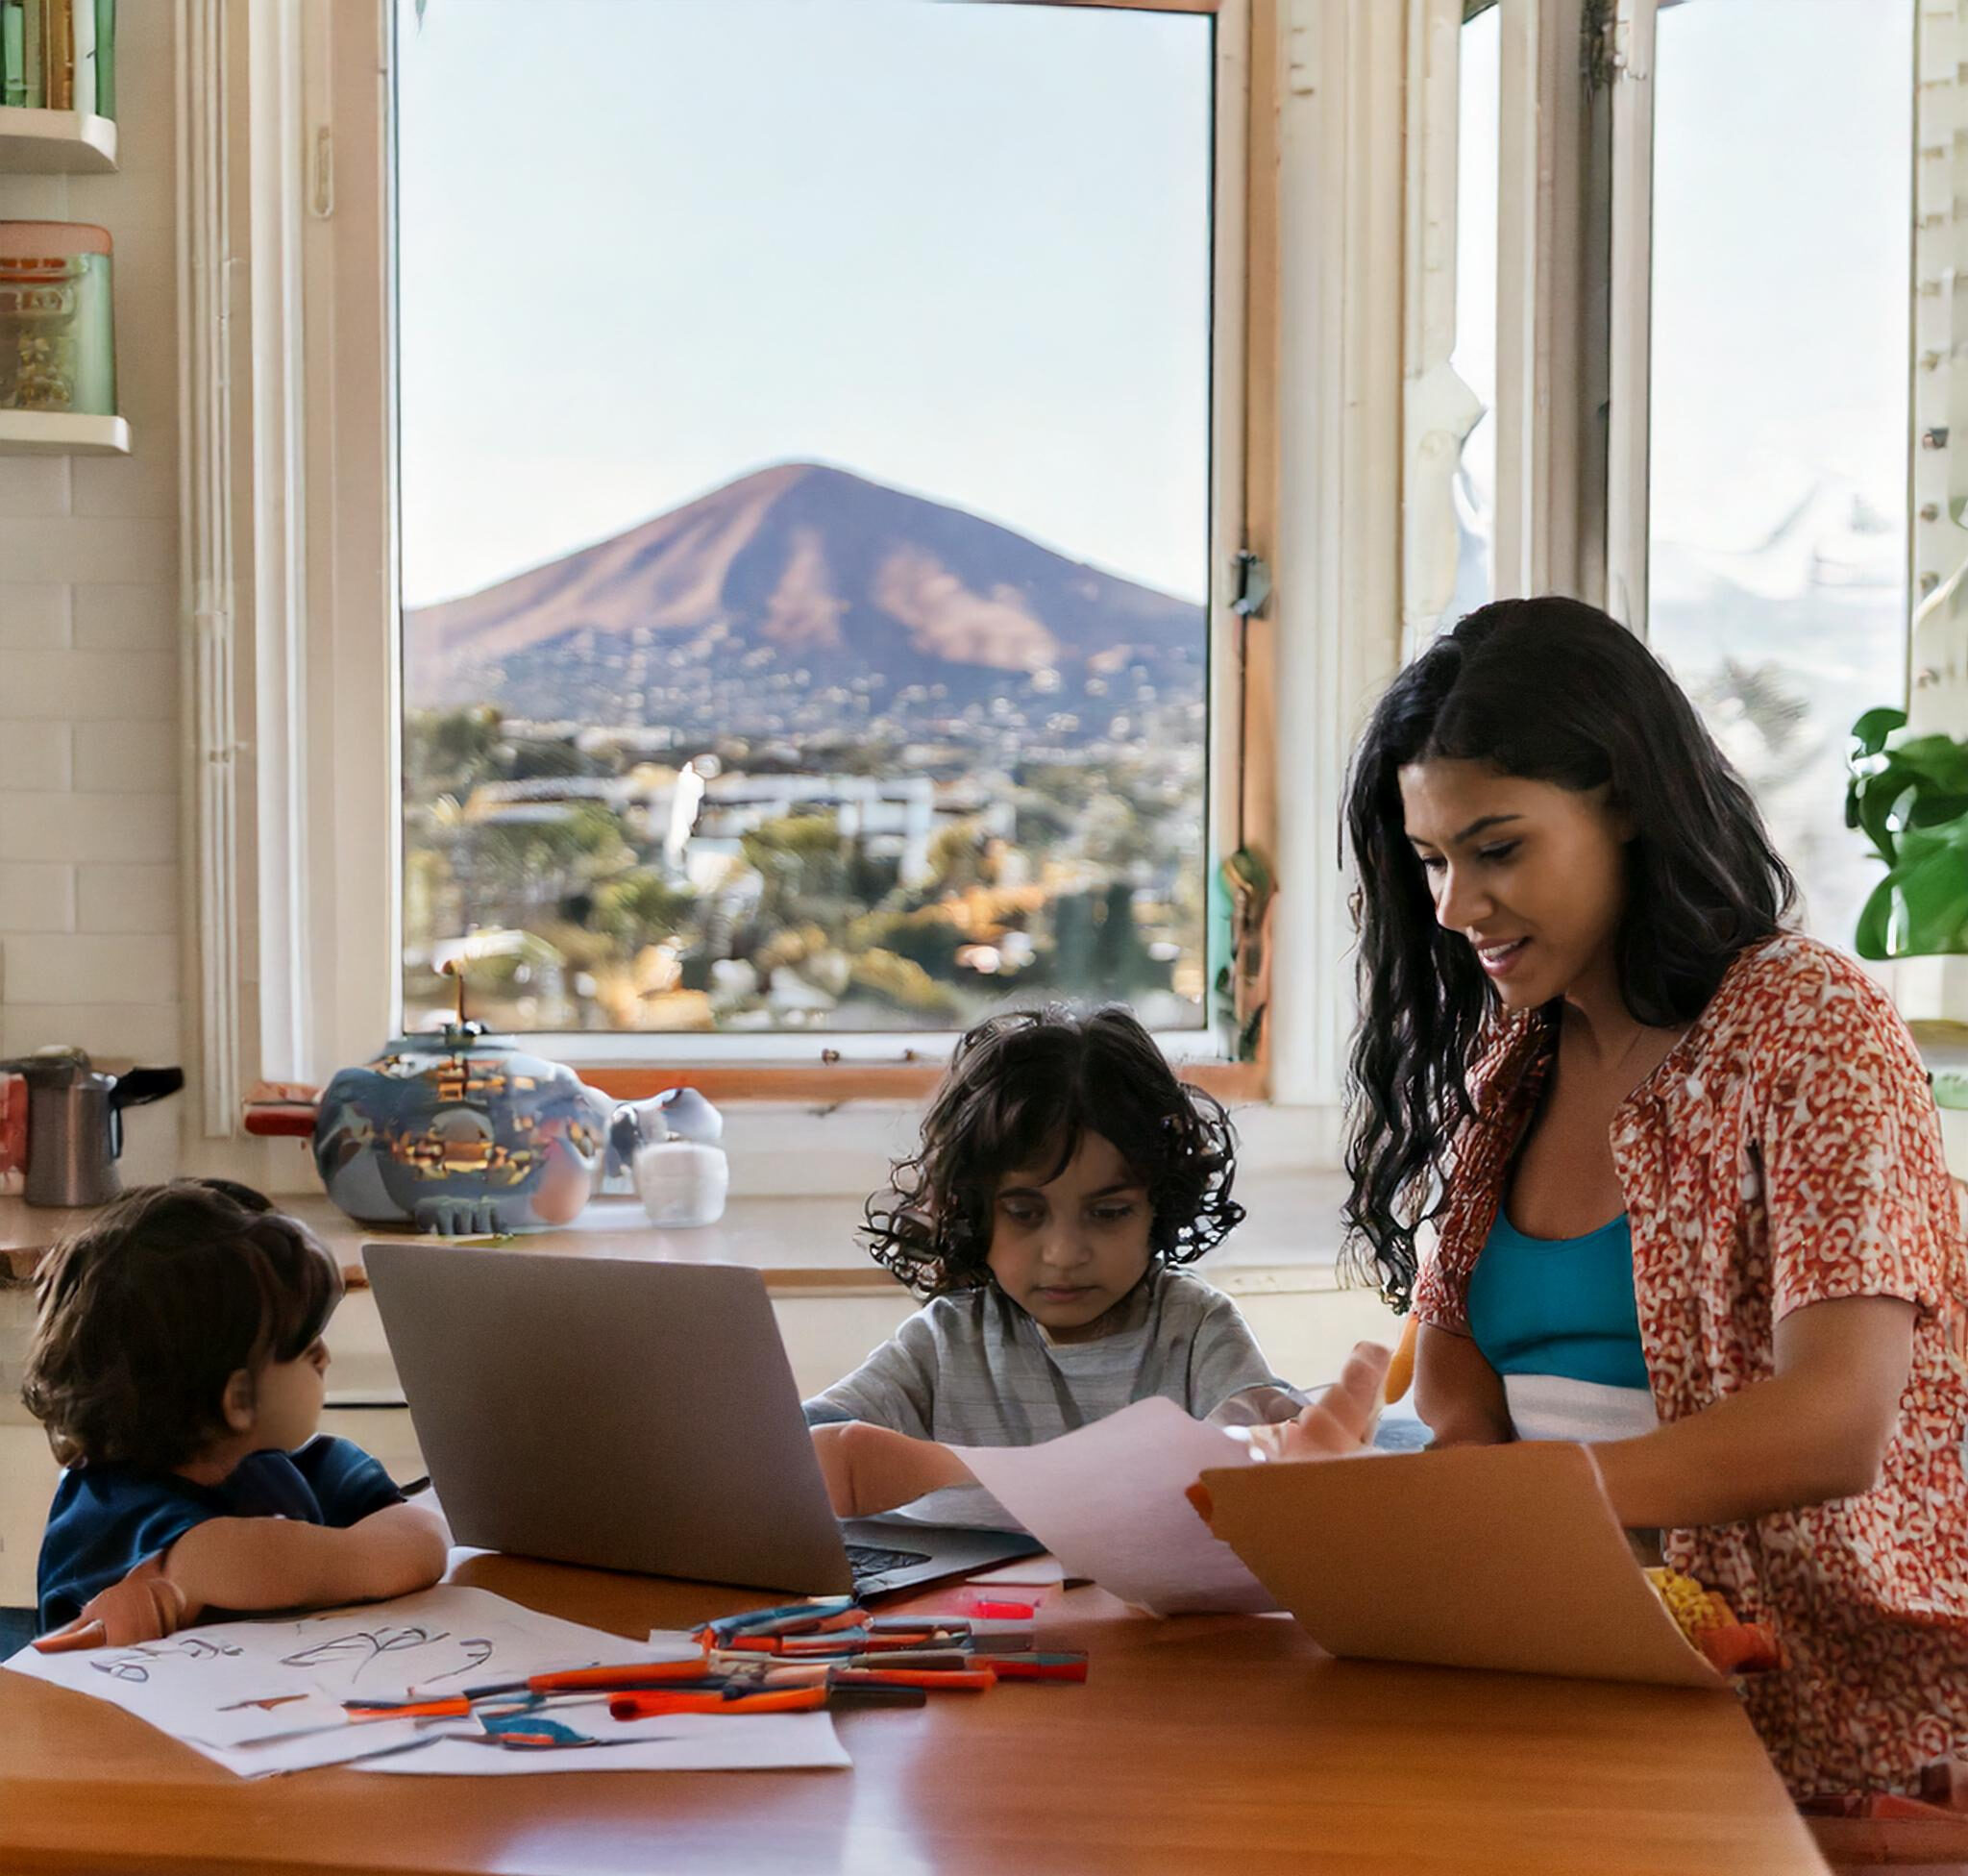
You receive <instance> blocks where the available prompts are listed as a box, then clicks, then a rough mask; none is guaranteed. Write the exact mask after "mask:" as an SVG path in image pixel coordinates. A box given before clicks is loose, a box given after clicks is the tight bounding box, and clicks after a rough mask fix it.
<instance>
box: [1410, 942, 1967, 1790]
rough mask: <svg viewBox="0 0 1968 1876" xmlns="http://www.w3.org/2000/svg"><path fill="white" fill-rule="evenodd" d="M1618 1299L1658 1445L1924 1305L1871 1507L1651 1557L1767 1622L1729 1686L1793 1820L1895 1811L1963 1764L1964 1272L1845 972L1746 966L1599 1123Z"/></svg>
mask: <svg viewBox="0 0 1968 1876" xmlns="http://www.w3.org/2000/svg"><path fill="white" fill-rule="evenodd" d="M1552 1033H1553V1032H1552V1031H1551V1029H1550V1027H1549V1026H1548V1024H1546V1022H1545V1021H1544V1019H1543V1018H1542V1016H1541V1015H1539V1014H1536V1013H1524V1014H1520V1015H1517V1016H1514V1017H1512V1018H1510V1019H1508V1020H1507V1022H1506V1023H1505V1024H1502V1025H1501V1027H1500V1028H1499V1030H1498V1032H1497V1036H1496V1040H1495V1041H1494V1042H1493V1044H1492V1045H1491V1046H1490V1047H1489V1048H1488V1050H1487V1051H1486V1053H1485V1055H1484V1057H1483V1059H1482V1061H1481V1062H1480V1063H1478V1064H1477V1066H1476V1069H1475V1070H1474V1072H1473V1074H1472V1075H1471V1079H1470V1092H1471V1094H1472V1097H1473V1098H1474V1099H1475V1103H1476V1118H1475V1119H1474V1120H1473V1121H1472V1122H1470V1123H1469V1124H1468V1125H1467V1126H1466V1127H1465V1129H1464V1134H1463V1136H1462V1138H1461V1139H1460V1140H1459V1141H1458V1143H1457V1149H1456V1157H1455V1163H1454V1168H1453V1171H1452V1173H1451V1176H1450V1179H1449V1194H1448V1198H1447V1202H1446V1204H1445V1205H1444V1207H1443V1209H1442V1212H1441V1214H1440V1216H1439V1220H1438V1238H1437V1243H1436V1246H1435V1248H1434V1250H1433V1252H1432V1253H1431V1254H1430V1256H1429V1257H1428V1258H1427V1260H1426V1261H1425V1262H1424V1265H1423V1268H1422V1271H1421V1273H1420V1278H1419V1280H1418V1282H1417V1283H1416V1285H1415V1315H1416V1316H1417V1317H1419V1318H1420V1320H1421V1321H1424V1322H1428V1323H1432V1324H1434V1325H1435V1326H1437V1327H1439V1328H1444V1329H1449V1330H1452V1331H1454V1332H1456V1333H1458V1334H1464V1335H1466V1334H1467V1333H1468V1320H1467V1317H1466V1314H1465V1301H1466V1297H1467V1295H1468V1285H1469V1274H1470V1271H1472V1270H1473V1269H1474V1268H1475V1264H1476V1258H1477V1254H1478V1253H1479V1252H1480V1251H1481V1249H1482V1247H1483V1244H1484V1241H1485V1239H1486V1238H1488V1235H1489V1228H1490V1225H1491V1223H1492V1222H1494V1220H1495V1217H1496V1213H1497V1208H1498V1206H1499V1205H1500V1204H1501V1202H1502V1199H1503V1195H1504V1191H1505V1188H1506V1185H1507V1183H1508V1179H1509V1173H1510V1166H1511V1162H1512V1159H1513V1155H1514V1153H1515V1151H1516V1147H1517V1143H1518V1141H1519V1140H1520V1139H1521V1138H1522V1135H1523V1132H1524V1126H1525V1123H1526V1122H1527V1120H1528V1119H1529V1117H1530V1115H1531V1113H1532V1111H1533V1110H1534V1109H1535V1107H1536V1105H1537V1100H1538V1090H1539V1088H1540V1086H1541V1085H1542V1082H1543V1078H1544V1074H1545V1072H1546V1069H1547V1067H1548V1065H1549V1061H1550V1053H1551V1037H1552ZM1611 1144H1612V1156H1613V1161H1614V1164H1615V1165H1616V1167H1617V1168H1618V1172H1619V1180H1620V1185H1621V1187H1622V1188H1623V1190H1624V1192H1625V1194H1626V1201H1627V1212H1628V1220H1629V1222H1630V1224H1631V1226H1632V1231H1633V1246H1634V1294H1635V1299H1636V1303H1637V1305H1638V1310H1639V1321H1640V1341H1641V1344H1642V1345H1643V1348H1644V1352H1645V1355H1646V1362H1647V1375H1648V1380H1649V1383H1650V1385H1651V1387H1652V1391H1653V1395H1654V1404H1655V1407H1656V1409H1657V1410H1658V1412H1659V1413H1660V1416H1661V1419H1662V1420H1663V1421H1665V1420H1676V1419H1684V1418H1685V1416H1687V1415H1689V1414H1695V1413H1699V1412H1700V1411H1701V1410H1702V1409H1703V1408H1704V1407H1707V1406H1710V1405H1711V1404H1712V1403H1713V1402H1714V1401H1716V1400H1719V1399H1721V1398H1722V1397H1723V1396H1724V1395H1730V1394H1734V1392H1736V1391H1737V1390H1738V1389H1740V1388H1745V1387H1748V1386H1749V1385H1750V1384H1751V1383H1753V1382H1755V1381H1759V1380H1761V1379H1764V1378H1765V1377H1767V1376H1768V1375H1770V1374H1772V1373H1773V1372H1774V1371H1775V1360H1774V1353H1773V1330H1774V1326H1775V1324H1776V1322H1777V1321H1778V1319H1779V1318H1781V1317H1784V1316H1787V1315H1788V1314H1789V1313H1790V1312H1791V1311H1792V1310H1795V1309H1801V1308H1802V1307H1804V1306H1805V1305H1806V1304H1807V1303H1814V1302H1822V1301H1826V1300H1829V1299H1831V1298H1833V1297H1838V1296H1901V1297H1905V1298H1906V1299H1907V1300H1908V1301H1910V1302H1912V1303H1915V1304H1916V1305H1917V1306H1918V1313H1917V1316H1916V1319H1915V1329H1914V1345H1913V1369H1912V1373H1911V1376H1910V1378H1909V1379H1908V1381H1907V1392H1906V1395H1904V1397H1903V1398H1902V1400H1901V1403H1900V1424H1899V1427H1898V1429H1897V1431H1896V1433H1895V1435H1894V1439H1893V1443H1892V1445H1891V1448H1890V1449H1889V1451H1888V1452H1887V1454H1886V1458H1885V1463H1884V1466H1883V1468H1882V1472H1881V1476H1880V1482H1879V1484H1878V1485H1877V1486H1875V1487H1874V1488H1873V1490H1872V1491H1870V1492H1867V1493H1862V1494H1861V1495H1859V1496H1857V1497H1854V1498H1843V1499H1837V1500H1834V1501H1833V1502H1831V1503H1828V1504H1821V1505H1811V1506H1808V1507H1806V1508H1804V1509H1802V1510H1799V1511H1788V1512H1777V1513H1773V1514H1772V1515H1770V1516H1768V1517H1765V1518H1756V1519H1753V1520H1751V1521H1749V1522H1745V1523H1740V1524H1722V1525H1712V1526H1707V1527H1704V1528H1701V1529H1696V1530H1673V1531H1663V1532H1662V1533H1661V1541H1662V1547H1663V1549H1664V1552H1665V1556H1666V1561H1667V1562H1668V1563H1669V1564H1670V1565H1672V1566H1673V1567H1675V1568H1677V1569H1681V1570H1685V1571H1686V1572H1687V1573H1688V1574H1689V1575H1691V1576H1694V1577H1696V1578H1698V1579H1699V1580H1700V1581H1701V1582H1702V1583H1704V1584H1706V1585H1708V1586H1709V1587H1710V1588H1711V1589H1716V1590H1720V1591H1721V1592H1723V1593H1724V1594H1725V1595H1726V1596H1727V1597H1728V1598H1729V1600H1730V1601H1731V1602H1732V1603H1733V1604H1734V1607H1735V1609H1736V1612H1737V1614H1738V1615H1739V1616H1740V1617H1741V1618H1742V1619H1743V1620H1745V1621H1767V1622H1770V1623H1772V1624H1774V1626H1775V1627H1776V1629H1777V1630H1778V1632H1779V1634H1780V1635H1781V1637H1782V1638H1783V1642H1784V1649H1785V1651H1786V1653H1787V1655H1788V1657H1789V1663H1790V1665H1789V1666H1788V1667H1787V1668H1786V1669H1784V1670H1782V1671H1779V1672H1776V1673H1771V1674H1767V1675H1761V1676H1758V1677H1755V1678H1752V1679H1749V1680H1747V1681H1745V1682H1744V1683H1743V1698H1744V1701H1745V1702H1746V1704H1747V1706H1748V1708H1749V1712H1750V1716H1751V1718H1752V1719H1753V1720H1754V1721H1755V1723H1756V1727H1757V1731H1758V1733H1759V1735H1760V1736H1761V1738H1762V1740H1763V1743H1764V1745H1765V1747H1766V1748H1767V1749H1768V1751H1769V1753H1770V1756H1771V1758H1772V1759H1773V1760H1774V1761H1775V1762H1776V1765H1777V1768H1778V1770H1779V1771H1781V1772H1782V1773H1783V1775H1784V1780H1785V1782H1786V1783H1787V1784H1788V1786H1789V1787H1790V1790H1791V1791H1792V1793H1793V1794H1794V1795H1795V1796H1797V1797H1799V1798H1806V1797H1811V1796H1818V1795H1833V1794H1843V1793H1847V1792H1852V1791H1859V1790H1911V1789H1912V1788H1913V1787H1914V1785H1915V1783H1916V1780H1917V1775H1918V1772H1919V1769H1920V1767H1921V1766H1922V1765H1925V1764H1926V1763H1928V1762H1929V1761H1931V1760H1933V1759H1937V1758H1942V1757H1945V1756H1946V1755H1948V1754H1949V1753H1968V1477H1964V1468H1963V1456H1962V1441H1963V1437H1964V1433H1968V1369H1964V1367H1963V1364H1962V1354H1963V1342H1962V1336H1963V1325H1964V1323H1968V1253H1964V1248H1963V1235H1962V1227H1961V1217H1960V1211H1959V1208H1958V1206H1957V1204H1956V1194H1955V1190H1954V1188H1953V1186H1952V1184H1951V1182H1950V1180H1949V1177H1948V1173H1947V1167H1946V1163H1945V1161H1944V1159H1943V1157H1942V1150H1941V1138H1940V1122H1939V1117H1938V1116H1937V1114H1936V1113H1935V1111H1934V1105H1933V1100H1932V1098H1931V1095H1930V1093H1929V1090H1928V1084H1927V1076H1926V1073H1925V1071H1924V1070H1923V1069H1922V1067H1921V1064H1920V1058H1919V1056H1918V1055H1917V1054H1916V1053H1915V1051H1914V1048H1913V1044H1912V1040H1911V1038H1910V1037H1909V1036H1908V1035H1907V1029H1906V1026H1905V1024H1903V1023H1902V1022H1901V1020H1900V1018H1899V1015H1898V1014H1897V1012H1896V1011H1895V1010H1894V1008H1893V1006H1892V1004H1891V1003H1890V1002H1889V1001H1888V1000H1887V999H1886V997H1885V996H1884V994H1883V993H1882V991H1880V990H1879V989H1878V988H1877V987H1876V986H1875V985H1874V984H1873V983H1872V981H1871V980H1870V979H1869V978H1868V977H1866V976H1865V975H1864V974H1863V973H1862V972H1861V971H1859V970H1858V968H1857V966H1856V965H1854V964H1853V963H1852V962H1851V961H1850V960H1849V959H1847V958H1844V957H1842V956H1840V955H1839V954H1838V953H1837V952H1836V951H1833V950H1830V949H1829V948H1828V947H1826V946H1823V945H1820V944H1817V943H1815V942H1813V941H1812V940H1810V939H1808V938H1802V937H1795V936H1789V935H1785V936H1783V937H1778V938H1774V939H1770V940H1768V941H1766V942H1764V943H1762V944H1760V945H1757V946H1754V947H1752V948H1751V949H1750V950H1746V951H1744V952H1742V953H1741V954H1740V955H1739V956H1738V957H1737V958H1736V959H1735V961H1734V963H1733V964H1732V965H1731V966H1730V968H1729V971H1728V973H1727V975H1725V976H1724V977H1723V979H1722V982H1721V985H1720V987H1719V988H1718V989H1717V990H1716V992H1715V995H1714V996H1713V997H1712V998H1711V999H1710V1002H1709V1006H1708V1008H1707V1009H1706V1010H1704V1011H1703V1013H1702V1015H1701V1016H1700V1018H1698V1019H1697V1021H1696V1023H1695V1024H1694V1026H1693V1027H1692V1028H1691V1029H1690V1030H1689V1031H1688V1032H1687V1034H1686V1035H1685V1037H1683V1039H1682V1040H1681V1042H1680V1043H1678V1044H1677V1045H1676V1046H1675V1048H1674V1049H1673V1050H1672V1051H1671V1052H1670V1053H1669V1054H1668V1056H1667V1057H1666V1059H1665V1060H1664V1061H1663V1062H1662V1063H1661V1066H1660V1067H1659V1068H1658V1069H1657V1070H1656V1071H1655V1072H1654V1074H1651V1075H1650V1076H1648V1078H1647V1079H1646V1080H1645V1081H1644V1082H1643V1083H1642V1084H1641V1085H1640V1086H1639V1087H1638V1088H1637V1089H1636V1090H1635V1091H1634V1093H1633V1094H1632V1095H1631V1096H1630V1097H1629V1098H1627V1100H1626V1101H1625V1102H1624V1103H1623V1104H1622V1105H1621V1107H1620V1108H1619V1110H1618V1112H1617V1114H1616V1115H1615V1117H1614V1119H1613V1124H1612V1131H1611Z"/></svg>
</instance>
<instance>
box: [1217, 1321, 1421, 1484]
mask: <svg viewBox="0 0 1968 1876" xmlns="http://www.w3.org/2000/svg"><path fill="white" fill-rule="evenodd" d="M1392 1360H1393V1356H1392V1355H1391V1354H1390V1352H1389V1350H1387V1349H1385V1348H1383V1347H1382V1346H1381V1345H1380V1344H1379V1343H1377V1342H1358V1343H1355V1344H1354V1345H1353V1352H1352V1353H1351V1354H1350V1355H1348V1356H1347V1357H1346V1366H1345V1367H1344V1368H1342V1369H1341V1370H1340V1378H1339V1379H1338V1380H1337V1381H1335V1382H1334V1383H1333V1385H1332V1386H1331V1387H1329V1388H1328V1389H1327V1390H1326V1391H1325V1392H1324V1393H1323V1394H1322V1395H1319V1397H1318V1398H1317V1399H1316V1400H1315V1401H1314V1402H1313V1403H1312V1405H1311V1406H1310V1407H1308V1408H1307V1409H1306V1410H1305V1411H1304V1413H1302V1414H1300V1415H1299V1416H1298V1418H1297V1419H1295V1420H1287V1421H1285V1422H1284V1423H1283V1424H1282V1425H1280V1426H1254V1427H1252V1428H1250V1430H1249V1432H1248V1433H1247V1434H1246V1435H1245V1437H1246V1438H1247V1439H1248V1440H1249V1442H1250V1444H1251V1448H1252V1450H1253V1451H1255V1452H1259V1453H1262V1454H1263V1455H1264V1456H1265V1457H1266V1458H1267V1459H1346V1458H1350V1457H1352V1456H1353V1455H1355V1454H1358V1453H1363V1452H1366V1451H1369V1450H1370V1449H1371V1444H1372V1440H1373V1426H1374V1422H1375V1421H1376V1420H1377V1419H1380V1410H1381V1406H1382V1404H1383V1400H1384V1394H1383V1390H1384V1389H1385V1387H1386V1384H1387V1374H1388V1364H1389V1363H1390V1361H1392Z"/></svg>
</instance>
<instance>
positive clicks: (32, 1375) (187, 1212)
mask: <svg viewBox="0 0 1968 1876" xmlns="http://www.w3.org/2000/svg"><path fill="white" fill-rule="evenodd" d="M341 1295H342V1273H341V1268H340V1266H339V1265H338V1264H337V1263H336V1262H335V1260H334V1258H333V1256H332V1254H331V1253H330V1252H329V1251H328V1250H327V1249H326V1248H325V1247H323V1246H322V1244H321V1243H320V1242H319V1241H318V1240H317V1239H316V1238H315V1237H314V1236H313V1235H312V1234H311V1233H310V1232H308V1230H307V1228H306V1226H304V1225H301V1224H298V1223H296V1222H295V1221H294V1220H292V1219H290V1218H287V1217H285V1216H284V1215H283V1214H282V1213H280V1212H277V1211H275V1210H274V1209H273V1206H272V1204H271V1202H270V1201H269V1200H268V1199H267V1198H266V1197H264V1196H263V1195H261V1194H260V1193H258V1192H255V1191H254V1190H253V1189H252V1187H250V1186H242V1185H235V1184H234V1183H233V1182H232V1181H231V1180H225V1179H181V1180H176V1181H174V1182H172V1183H171V1184H169V1185H157V1186H139V1187H137V1188H135V1190H134V1191H132V1192H129V1193H126V1194H125V1195H124V1196H123V1197H121V1198H119V1199H117V1200H116V1201H115V1202H114V1203H113V1204H111V1205H109V1206H107V1207H106V1208H105V1209H104V1210H103V1211H102V1212H101V1213H100V1214H98V1215H97V1217H96V1218H94V1219H93V1220H91V1221H90V1222H89V1223H87V1224H86V1225H85V1226H84V1227H83V1228H82V1229H81V1230H80V1231H77V1232H76V1233H74V1234H73V1235H72V1236H71V1237H69V1238H67V1239H66V1240H64V1241H63V1242H62V1244H60V1245H58V1246H57V1247H55V1249H54V1250H53V1251H51V1252H50V1253H49V1255H48V1258H47V1261H46V1262H45V1263H44V1264H43V1265H42V1267H41V1272H40V1276H39V1278H38V1280H37V1285H36V1299H37V1303H38V1305H39V1314H38V1316H37V1320H36V1322H35V1332H34V1339H33V1341H32V1343H31V1344H30V1345H29V1347H28V1357H27V1370H26V1373H25V1376H24V1377H23V1380H22V1383H21V1390H20V1397H21V1399H22V1400H23V1401H24V1402H26V1404H27V1410H28V1412H29V1413H31V1414H32V1415H34V1417H35V1418H36V1419H37V1420H39V1421H40V1422H41V1424H42V1425H43V1426H44V1427H46V1428H47V1431H48V1444H49V1445H50V1446H52V1447H53V1448H54V1452H55V1457H56V1458H57V1459H59V1460H60V1461H61V1462H62V1465H64V1466H75V1465H93V1466H107V1465H127V1466H135V1467H138V1468H141V1469H143V1470H146V1471H160V1472H161V1471H169V1470H170V1469H172V1468H173V1467H176V1466H182V1465H184V1464H185V1461H187V1460H189V1459H193V1458H196V1457H197V1455H198V1454H199V1453H200V1452H201V1451H203V1450H204V1449H205V1448H206V1447H208V1446H209V1445H210V1444H212V1443H213V1442H214V1441H216V1440H219V1439H222V1438H223V1437H224V1436H225V1434H226V1432H227V1426H226V1417H225V1394H226V1383H227V1382H228V1381H229V1380H230V1379H231V1377H232V1376H233V1374H234V1372H236V1371H237V1370H240V1369H244V1370H246V1371H247V1372H248V1373H250V1374H253V1375H256V1376H257V1375H258V1373H259V1371H260V1370H261V1369H262V1368H264V1367H265V1366H266V1365H267V1363H269V1362H277V1361H278V1362H290V1361H295V1360H297V1359H298V1358H299V1357H300V1356H301V1355H303V1354H305V1353H306V1352H307V1348H308V1347H309V1346H310V1345H312V1343H313V1341H314V1339H315V1338H316V1337H317V1336H318V1335H320V1333H321V1331H322V1329H323V1328H324V1327H325V1326H326V1324H327V1322H328V1319H329V1317H330V1316H331V1315H332V1313H333V1310H334V1306H335V1304H336V1303H338V1302H339V1301H340V1300H341Z"/></svg>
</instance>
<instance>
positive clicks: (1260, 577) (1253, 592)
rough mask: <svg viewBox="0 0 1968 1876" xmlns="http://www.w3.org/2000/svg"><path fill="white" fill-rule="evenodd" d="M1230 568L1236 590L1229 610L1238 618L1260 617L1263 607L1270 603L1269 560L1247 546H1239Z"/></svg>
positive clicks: (1262, 614) (1262, 613)
mask: <svg viewBox="0 0 1968 1876" xmlns="http://www.w3.org/2000/svg"><path fill="white" fill-rule="evenodd" d="M1231 570H1232V573H1233V575H1234V577H1235V580H1236V582H1237V592H1236V596H1235V597H1234V598H1233V599H1232V600H1231V602H1230V610H1231V611H1232V612H1234V613H1236V614H1237V616H1238V617H1239V618H1240V619H1258V618H1262V617H1263V616H1264V609H1265V607H1266V606H1267V605H1269V604H1270V603H1271V569H1270V564H1269V562H1267V560H1266V559H1265V557H1264V556H1263V555H1259V554H1253V553H1252V552H1251V551H1250V549H1249V548H1247V547H1246V548H1240V549H1239V550H1238V554H1237V557H1236V559H1235V560H1233V561H1232V562H1231Z"/></svg>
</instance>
